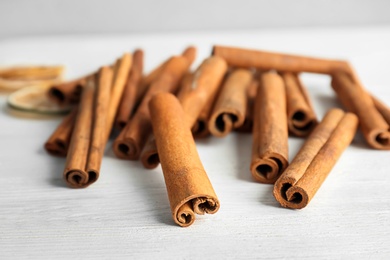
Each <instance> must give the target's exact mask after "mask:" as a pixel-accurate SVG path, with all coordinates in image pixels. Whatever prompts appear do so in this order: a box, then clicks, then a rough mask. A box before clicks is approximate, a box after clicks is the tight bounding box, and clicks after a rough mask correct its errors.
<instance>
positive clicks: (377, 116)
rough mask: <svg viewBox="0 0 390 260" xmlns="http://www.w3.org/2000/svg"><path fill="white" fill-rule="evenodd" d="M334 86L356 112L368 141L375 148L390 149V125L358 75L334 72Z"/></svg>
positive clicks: (338, 94)
mask: <svg viewBox="0 0 390 260" xmlns="http://www.w3.org/2000/svg"><path fill="white" fill-rule="evenodd" d="M332 87H333V89H334V90H335V92H336V93H337V96H338V98H339V99H340V100H341V103H342V104H343V105H344V106H345V107H346V108H347V109H348V110H349V111H351V112H353V113H355V114H356V115H357V116H358V118H359V122H360V127H361V130H362V132H363V135H364V138H365V139H366V141H367V143H368V144H369V145H370V146H371V147H372V148H375V149H381V150H390V126H389V123H387V122H386V120H385V119H384V117H383V116H382V115H381V113H380V112H379V111H378V110H377V109H376V107H375V104H374V101H373V100H372V98H371V96H370V95H369V94H368V93H367V91H366V90H365V89H364V88H363V86H362V85H361V84H360V82H359V80H358V79H356V76H354V78H353V79H352V78H351V76H350V75H348V74H346V73H343V72H334V74H333V77H332Z"/></svg>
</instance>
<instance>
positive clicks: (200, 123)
mask: <svg viewBox="0 0 390 260" xmlns="http://www.w3.org/2000/svg"><path fill="white" fill-rule="evenodd" d="M191 131H192V135H193V136H194V138H204V137H207V136H208V135H209V134H210V132H209V129H208V128H207V121H206V118H198V119H197V120H196V122H195V124H194V126H193V127H192V129H191Z"/></svg>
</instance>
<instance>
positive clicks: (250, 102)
mask: <svg viewBox="0 0 390 260" xmlns="http://www.w3.org/2000/svg"><path fill="white" fill-rule="evenodd" d="M257 78H258V77H257ZM257 78H254V80H252V82H251V84H250V86H249V87H248V89H247V92H246V98H247V102H246V103H247V107H246V111H245V119H244V123H243V124H242V125H241V126H240V127H238V128H237V129H236V130H237V131H238V132H243V133H252V129H253V114H254V106H255V99H256V94H257V88H258V87H259V81H258V79H257Z"/></svg>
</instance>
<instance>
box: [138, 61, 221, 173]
mask: <svg viewBox="0 0 390 260" xmlns="http://www.w3.org/2000/svg"><path fill="white" fill-rule="evenodd" d="M226 70H227V65H226V62H225V61H224V60H223V59H221V58H219V57H210V58H207V59H205V60H204V61H203V62H202V64H201V65H200V66H199V68H198V69H197V70H196V71H195V73H194V74H193V76H192V77H188V78H187V80H186V81H185V82H184V84H183V86H182V88H181V89H180V92H179V93H178V99H179V101H180V103H181V105H182V107H183V110H184V114H185V116H186V121H187V126H188V128H191V127H192V126H193V125H194V123H195V122H196V120H197V118H198V116H199V114H200V113H201V111H202V108H203V107H204V106H205V104H206V103H207V101H208V99H209V98H210V97H212V96H214V95H215V93H216V92H217V91H218V88H219V86H220V85H221V82H222V80H223V77H224V75H225V73H226ZM156 152H157V149H156V147H155V142H154V139H153V137H151V138H150V139H149V140H148V144H147V145H146V146H145V149H144V150H143V152H142V155H141V161H142V163H143V165H144V166H145V168H147V169H152V168H155V167H156V166H157V165H158V155H157V154H156Z"/></svg>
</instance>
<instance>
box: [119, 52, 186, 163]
mask: <svg viewBox="0 0 390 260" xmlns="http://www.w3.org/2000/svg"><path fill="white" fill-rule="evenodd" d="M189 66H190V64H189V62H188V60H187V58H185V57H183V56H174V57H172V58H171V59H170V60H169V61H168V62H167V64H166V65H165V66H164V69H163V71H162V72H161V73H160V76H159V77H158V78H157V79H156V80H155V81H154V82H153V83H152V85H151V86H150V87H149V89H148V92H147V93H146V94H145V97H144V98H143V99H142V102H141V104H140V105H139V107H138V108H137V111H136V112H135V114H134V116H133V118H132V120H130V121H129V122H128V123H127V125H126V126H125V128H123V130H122V131H121V133H120V134H119V136H118V137H117V138H116V139H115V141H114V145H113V149H114V153H115V155H116V156H117V157H118V158H121V159H129V160H137V159H138V158H139V156H140V153H141V151H142V149H143V147H144V146H145V143H146V141H147V139H148V136H149V134H150V133H151V132H152V126H151V122H150V113H149V108H148V103H149V101H150V100H151V98H152V97H153V96H155V95H156V94H158V93H161V92H175V91H176V89H177V87H178V85H179V82H180V80H181V78H182V77H183V76H184V74H185V72H186V71H187V70H188V68H189Z"/></svg>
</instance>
